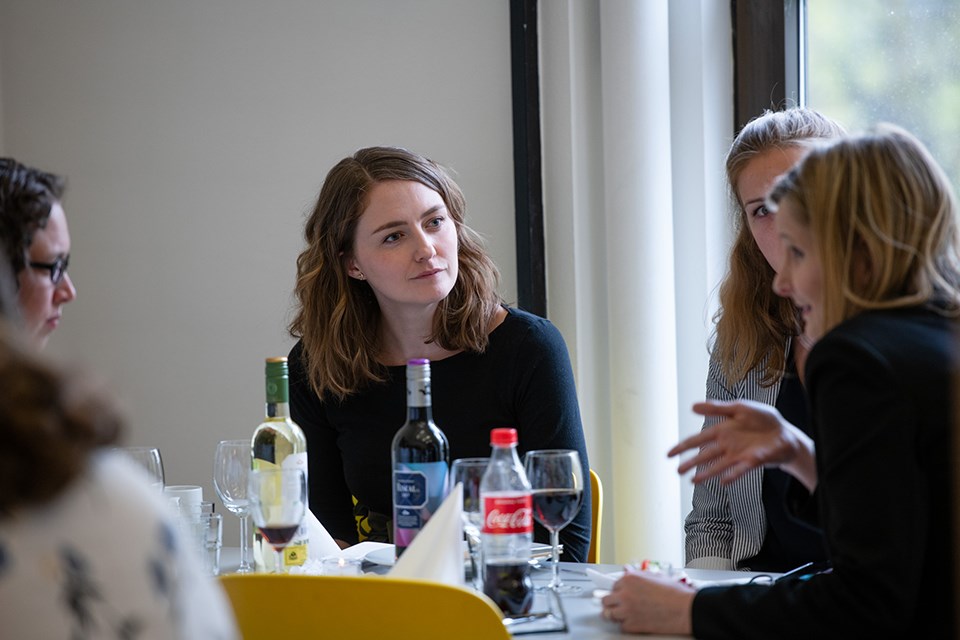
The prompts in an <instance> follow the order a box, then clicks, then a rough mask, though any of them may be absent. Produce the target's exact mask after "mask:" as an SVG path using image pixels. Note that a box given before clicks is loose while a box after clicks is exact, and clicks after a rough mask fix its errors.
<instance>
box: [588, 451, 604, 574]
mask: <svg viewBox="0 0 960 640" xmlns="http://www.w3.org/2000/svg"><path fill="white" fill-rule="evenodd" d="M590 493H591V496H590V506H591V510H592V514H591V516H592V517H591V523H590V524H591V527H592V530H591V532H590V549H589V550H588V551H587V562H590V563H592V564H597V563H599V562H600V525H601V524H602V522H603V483H602V482H600V476H598V475H597V472H596V471H594V470H593V469H590Z"/></svg>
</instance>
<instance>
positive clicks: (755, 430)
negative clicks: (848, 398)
mask: <svg viewBox="0 0 960 640" xmlns="http://www.w3.org/2000/svg"><path fill="white" fill-rule="evenodd" d="M693 411H694V412H695V413H698V414H700V415H703V416H715V417H719V418H722V421H721V422H718V423H717V424H715V425H713V426H712V427H710V428H708V429H704V430H703V431H701V432H700V433H698V434H696V435H693V436H690V437H689V438H686V439H684V440H681V441H680V442H679V443H677V444H676V446H674V447H673V448H672V449H670V451H669V452H667V455H669V456H671V457H672V456H676V455H679V454H681V453H683V452H685V451H689V450H691V449H696V448H699V451H698V452H697V454H696V455H694V456H692V457H691V458H688V459H687V460H685V461H684V462H683V463H681V464H680V466H679V467H678V471H679V472H680V473H686V472H687V471H689V470H690V469H693V468H695V467H699V468H698V470H697V472H696V473H695V474H694V476H693V482H694V483H699V482H703V481H704V480H707V479H709V478H713V477H716V476H722V477H721V479H720V482H721V484H723V485H729V484H730V483H732V482H733V481H734V480H736V479H737V478H739V477H741V476H742V475H743V474H745V473H746V472H748V471H750V470H751V469H756V468H757V467H762V466H766V467H779V468H780V469H782V470H783V471H786V472H787V473H789V474H790V475H792V476H794V477H795V478H797V479H798V480H799V481H800V482H802V483H803V485H804V486H805V487H807V489H808V490H810V491H811V492H812V491H813V490H814V488H815V487H816V485H817V470H816V460H815V457H814V456H815V449H814V444H813V440H811V438H810V437H809V436H808V435H807V434H805V433H804V432H803V431H801V430H800V429H798V428H797V427H795V426H793V425H792V424H790V423H789V422H787V421H786V420H784V418H783V416H781V415H780V412H779V411H777V410H776V409H775V408H773V407H771V406H770V405H767V404H763V403H760V402H753V401H750V400H741V401H738V402H698V403H697V404H695V405H693Z"/></svg>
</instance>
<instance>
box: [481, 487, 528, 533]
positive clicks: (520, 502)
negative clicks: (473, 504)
mask: <svg viewBox="0 0 960 640" xmlns="http://www.w3.org/2000/svg"><path fill="white" fill-rule="evenodd" d="M532 531H533V496H532V495H530V494H529V493H527V494H522V495H512V496H497V495H494V496H490V495H488V496H486V497H484V499H483V532H484V533H530V532H532Z"/></svg>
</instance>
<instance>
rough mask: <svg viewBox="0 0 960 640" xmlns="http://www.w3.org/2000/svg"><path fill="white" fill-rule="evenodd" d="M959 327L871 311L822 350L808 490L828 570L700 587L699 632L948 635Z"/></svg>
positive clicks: (810, 376) (811, 373)
mask: <svg viewBox="0 0 960 640" xmlns="http://www.w3.org/2000/svg"><path fill="white" fill-rule="evenodd" d="M956 329H957V327H956V324H955V323H954V322H953V321H951V320H949V319H947V318H945V317H943V316H942V315H940V314H938V313H936V312H934V311H930V310H924V309H919V308H912V309H901V310H895V311H871V312H865V313H861V314H859V315H857V316H855V317H854V318H852V319H850V320H848V321H847V322H844V323H842V324H841V325H839V326H838V327H836V328H834V329H833V330H832V331H830V332H829V333H828V334H827V335H826V336H824V337H823V338H822V339H821V340H820V341H819V342H818V343H817V344H816V345H815V346H814V348H813V350H812V351H811V353H810V356H809V358H808V361H807V369H806V371H807V392H808V396H809V400H810V408H811V419H812V422H813V428H814V430H815V432H816V442H817V452H816V462H817V473H818V485H817V491H816V494H815V496H814V499H816V500H817V502H818V513H819V519H820V524H821V525H822V527H823V529H824V532H825V535H826V540H827V546H828V551H829V555H830V560H831V562H832V565H833V569H832V572H830V573H824V574H819V575H815V576H813V577H812V578H809V579H806V580H788V581H783V582H779V583H776V584H774V585H772V586H761V585H748V586H741V587H714V588H708V589H703V590H701V591H700V592H698V593H697V595H696V597H695V599H694V602H693V631H694V635H695V636H696V637H697V638H803V639H807V640H809V638H818V639H824V638H888V637H896V638H900V637H924V638H931V637H936V638H946V637H953V631H952V625H951V621H952V610H953V581H952V572H953V561H952V540H953V539H954V537H953V536H952V534H951V533H950V532H951V529H952V527H951V514H952V509H953V503H952V501H951V495H952V494H951V491H950V483H951V473H950V466H951V465H950V459H951V455H950V439H951V438H950V432H951V429H952V425H953V422H954V414H953V406H952V405H953V403H952V395H953V394H952V378H953V376H954V374H955V373H956V369H957V363H956V359H955V357H956V340H957V333H956Z"/></svg>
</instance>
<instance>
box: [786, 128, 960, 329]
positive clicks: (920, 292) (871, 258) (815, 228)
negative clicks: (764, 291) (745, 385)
mask: <svg viewBox="0 0 960 640" xmlns="http://www.w3.org/2000/svg"><path fill="white" fill-rule="evenodd" d="M769 200H770V201H771V204H772V205H773V206H777V204H778V203H782V202H783V201H785V200H789V201H790V202H791V204H792V205H795V206H792V207H791V212H792V215H795V216H796V219H797V222H799V223H800V224H802V225H804V226H806V227H809V228H810V230H811V232H812V234H813V240H814V242H815V243H816V246H817V247H818V252H819V254H820V259H821V261H822V270H823V279H824V286H823V295H824V304H823V315H824V317H823V323H824V324H823V329H824V331H828V330H829V329H830V328H832V327H834V326H836V325H837V324H839V323H841V322H843V321H844V320H846V319H847V318H850V317H851V316H854V315H856V314H858V313H861V312H862V311H865V310H869V309H893V308H899V307H908V306H916V305H924V304H929V305H930V306H931V307H932V308H934V309H937V310H940V311H942V312H943V313H945V314H946V315H949V316H954V317H955V316H958V315H960V228H958V218H957V216H958V210H957V204H956V197H955V196H954V193H953V187H952V186H951V184H950V180H949V178H948V177H947V175H946V173H944V171H943V169H941V168H940V165H938V164H937V162H936V160H934V159H933V156H931V155H930V152H929V151H927V149H926V147H924V146H923V143H921V142H920V141H919V140H917V139H916V138H915V137H914V136H913V135H911V134H910V133H908V132H907V131H905V130H903V129H901V128H900V127H897V126H894V125H890V124H881V125H878V126H877V127H876V129H874V130H873V131H872V132H870V133H866V134H863V135H859V136H855V137H852V138H847V139H842V140H838V141H836V142H834V143H832V144H830V145H827V146H825V147H823V148H817V149H815V150H813V151H811V152H810V153H809V154H808V155H807V156H806V158H805V159H804V160H803V161H802V162H800V163H799V164H798V165H797V166H796V167H794V168H793V169H791V170H790V171H789V172H788V173H787V174H786V175H784V176H782V177H781V178H780V179H779V180H778V181H777V183H776V184H775V186H774V188H773V189H772V190H771V193H770V197H769ZM865 273H868V274H869V276H868V277H867V276H865V275H864V274H865Z"/></svg>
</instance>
